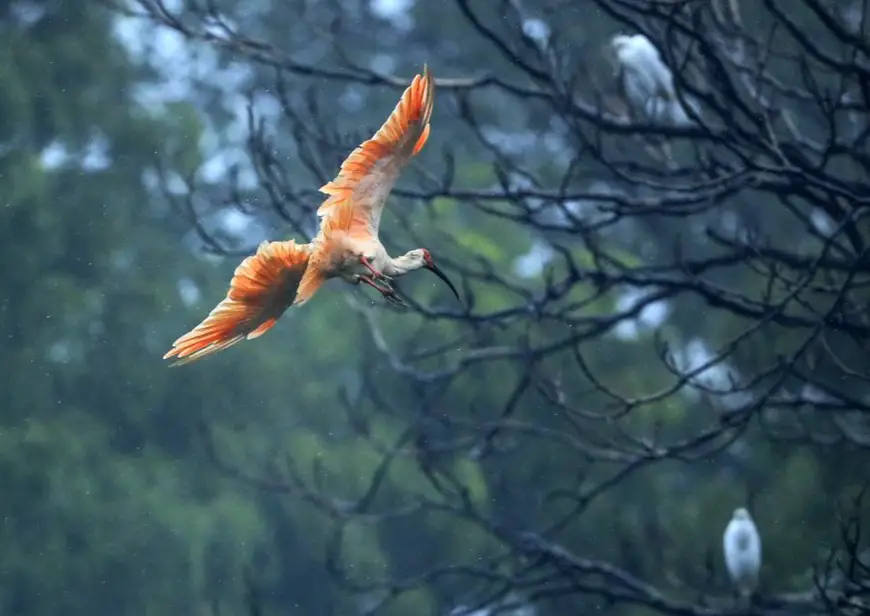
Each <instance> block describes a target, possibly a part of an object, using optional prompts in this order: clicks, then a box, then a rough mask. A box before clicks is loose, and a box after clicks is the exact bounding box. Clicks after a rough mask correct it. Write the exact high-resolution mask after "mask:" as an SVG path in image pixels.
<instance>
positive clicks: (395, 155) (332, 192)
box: [317, 67, 435, 239]
mask: <svg viewBox="0 0 870 616" xmlns="http://www.w3.org/2000/svg"><path fill="white" fill-rule="evenodd" d="M434 104H435V82H434V80H433V79H432V74H431V73H430V72H429V69H428V67H424V68H423V73H422V75H415V76H414V79H413V80H412V81H411V85H409V86H408V87H407V88H406V89H405V91H404V93H403V94H402V98H401V99H400V100H399V103H398V104H397V105H396V107H395V109H393V112H392V113H391V114H390V117H389V118H387V121H386V122H384V124H383V126H381V128H380V129H379V130H378V131H377V132H376V133H375V134H374V136H373V137H372V138H371V139H369V140H368V141H365V142H363V143H362V144H361V145H360V146H359V147H357V148H356V149H355V150H354V151H353V152H351V154H350V156H348V157H347V159H346V160H345V161H344V162H343V163H342V165H341V169H340V171H339V173H338V176H337V177H336V178H335V179H334V180H332V181H331V182H328V183H327V184H324V185H323V186H322V187H321V188H320V192H322V193H324V194H327V195H329V198H328V199H327V200H326V201H324V202H323V204H322V205H321V206H320V207H319V208H318V210H317V213H318V215H320V216H321V217H323V218H324V219H325V218H327V217H330V216H332V215H333V214H338V215H339V218H341V219H342V220H343V221H349V222H345V223H343V229H342V230H344V231H345V232H347V233H348V235H350V236H351V237H356V238H359V239H368V238H370V237H372V236H377V233H378V227H379V225H380V221H381V212H382V211H383V208H384V204H385V202H386V200H387V196H388V195H389V194H390V191H391V190H392V188H393V186H394V185H395V183H396V180H397V179H398V177H399V174H400V173H401V171H402V169H403V168H404V167H405V166H406V165H407V164H408V162H409V161H410V160H411V158H413V157H414V156H416V155H417V154H418V153H419V152H420V150H422V149H423V146H424V145H426V141H427V140H428V139H429V121H430V119H431V118H432V109H433V107H434ZM337 208H351V209H352V213H347V212H345V213H341V214H339V213H338V212H336V209H337ZM324 222H326V221H325V220H324Z"/></svg>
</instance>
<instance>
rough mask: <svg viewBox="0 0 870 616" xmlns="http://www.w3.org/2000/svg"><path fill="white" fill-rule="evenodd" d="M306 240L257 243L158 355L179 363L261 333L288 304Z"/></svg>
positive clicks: (305, 258)
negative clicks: (221, 294)
mask: <svg viewBox="0 0 870 616" xmlns="http://www.w3.org/2000/svg"><path fill="white" fill-rule="evenodd" d="M310 252H311V248H310V245H308V244H297V243H296V242H294V241H293V240H289V241H286V242H263V243H261V244H260V246H259V247H258V248H257V252H256V254H253V255H251V256H249V257H246V258H245V259H244V260H243V261H242V262H241V263H240V264H239V266H238V267H237V268H236V270H235V272H233V278H232V280H231V281H230V288H229V290H228V291H227V295H226V297H225V298H224V299H223V300H221V301H220V303H218V305H217V306H215V307H214V309H212V311H211V312H210V313H209V314H208V316H207V317H206V318H205V319H203V320H202V322H201V323H199V325H197V326H196V327H194V328H193V329H192V330H190V331H189V332H187V333H186V334H184V335H183V336H181V337H180V338H178V339H177V340H176V341H175V342H174V343H173V345H172V348H171V349H170V350H169V351H168V352H167V353H166V354H165V355H164V356H163V359H169V358H172V357H176V358H177V359H176V361H174V362H173V363H172V364H171V365H172V366H180V365H184V364H187V363H190V362H192V361H195V360H197V359H200V358H202V357H205V356H206V355H210V354H212V353H216V352H218V351H223V350H224V349H227V348H229V347H231V346H233V345H235V344H237V343H238V342H241V341H242V340H245V339H253V338H257V337H259V336H262V335H263V334H264V333H266V332H267V331H268V330H269V329H271V328H272V327H273V326H274V325H275V323H276V322H277V321H278V318H279V317H280V316H281V315H282V314H283V313H284V311H285V310H286V309H287V308H288V307H289V306H290V305H291V304H292V303H293V300H294V299H295V298H296V292H297V288H298V286H299V282H300V280H301V279H302V277H303V275H304V273H305V270H306V269H307V267H308V260H309V255H310Z"/></svg>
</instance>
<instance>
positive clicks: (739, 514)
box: [732, 507, 750, 520]
mask: <svg viewBox="0 0 870 616" xmlns="http://www.w3.org/2000/svg"><path fill="white" fill-rule="evenodd" d="M732 517H733V518H734V519H735V520H749V519H750V515H749V511H748V510H747V509H746V507H738V508H737V509H735V510H734V515H733V516H732Z"/></svg>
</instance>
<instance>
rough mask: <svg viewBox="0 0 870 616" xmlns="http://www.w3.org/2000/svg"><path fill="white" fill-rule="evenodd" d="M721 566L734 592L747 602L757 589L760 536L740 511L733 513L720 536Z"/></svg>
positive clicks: (746, 516)
mask: <svg viewBox="0 0 870 616" xmlns="http://www.w3.org/2000/svg"><path fill="white" fill-rule="evenodd" d="M722 548H723V551H724V553H725V566H726V567H727V569H728V575H729V576H730V577H731V581H732V582H733V583H734V585H735V587H736V588H737V591H738V592H739V593H740V595H741V596H742V597H744V598H748V597H749V596H750V595H751V594H752V593H753V592H754V591H755V588H756V586H757V585H758V574H759V572H760V570H761V536H760V535H759V534H758V529H757V528H756V526H755V522H753V520H752V516H750V515H749V512H748V511H747V510H746V509H744V508H743V507H740V508H738V509H735V510H734V514H733V515H732V516H731V521H730V522H728V526H726V527H725V533H724V534H723V535H722Z"/></svg>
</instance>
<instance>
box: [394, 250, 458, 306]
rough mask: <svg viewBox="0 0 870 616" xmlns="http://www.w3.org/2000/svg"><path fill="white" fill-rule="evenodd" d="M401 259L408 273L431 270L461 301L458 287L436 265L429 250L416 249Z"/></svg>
mask: <svg viewBox="0 0 870 616" xmlns="http://www.w3.org/2000/svg"><path fill="white" fill-rule="evenodd" d="M400 258H401V259H402V260H403V261H404V262H405V263H404V264H403V265H404V266H405V268H406V271H411V270H415V269H427V270H429V271H430V272H432V273H434V274H435V275H436V276H438V277H439V278H440V279H441V280H443V281H444V283H445V284H446V285H447V286H448V287H450V290H451V291H453V295H455V296H456V299H459V292H458V291H457V290H456V287H455V286H453V283H452V282H450V279H449V278H448V277H447V275H446V274H445V273H444V272H442V271H441V269H440V268H439V267H438V266H437V265H435V261H433V260H432V254H431V253H430V252H429V251H428V250H426V249H425V248H416V249H414V250H412V251H410V252H408V253H407V254H405V255H404V256H403V257H400ZM460 301H461V300H460Z"/></svg>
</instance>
